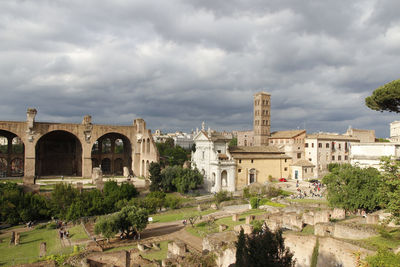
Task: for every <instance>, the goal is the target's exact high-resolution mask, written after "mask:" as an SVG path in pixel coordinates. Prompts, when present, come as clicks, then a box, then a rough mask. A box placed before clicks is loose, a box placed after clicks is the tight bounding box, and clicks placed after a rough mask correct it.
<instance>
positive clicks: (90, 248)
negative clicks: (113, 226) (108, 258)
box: [86, 241, 103, 252]
mask: <svg viewBox="0 0 400 267" xmlns="http://www.w3.org/2000/svg"><path fill="white" fill-rule="evenodd" d="M86 250H87V251H94V252H103V248H102V247H101V246H100V245H99V244H98V243H97V242H96V241H91V242H89V243H88V244H87V245H86Z"/></svg>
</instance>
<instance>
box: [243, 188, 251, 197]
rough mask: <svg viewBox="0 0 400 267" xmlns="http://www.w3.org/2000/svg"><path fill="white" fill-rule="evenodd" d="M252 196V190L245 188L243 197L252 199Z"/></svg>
mask: <svg viewBox="0 0 400 267" xmlns="http://www.w3.org/2000/svg"><path fill="white" fill-rule="evenodd" d="M251 196H252V195H251V194H250V188H248V187H245V188H244V189H243V197H244V198H250V197H251Z"/></svg>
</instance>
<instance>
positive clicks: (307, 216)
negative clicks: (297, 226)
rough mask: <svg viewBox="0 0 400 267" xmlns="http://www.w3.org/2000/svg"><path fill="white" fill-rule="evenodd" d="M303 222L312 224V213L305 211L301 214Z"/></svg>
mask: <svg viewBox="0 0 400 267" xmlns="http://www.w3.org/2000/svg"><path fill="white" fill-rule="evenodd" d="M303 223H305V224H308V225H314V213H313V212H307V213H304V214H303Z"/></svg>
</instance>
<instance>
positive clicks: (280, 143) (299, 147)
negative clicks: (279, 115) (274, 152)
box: [269, 130, 306, 162]
mask: <svg viewBox="0 0 400 267" xmlns="http://www.w3.org/2000/svg"><path fill="white" fill-rule="evenodd" d="M305 138H306V130H290V131H278V132H273V133H272V134H271V137H270V138H269V145H270V146H275V147H277V148H279V149H280V150H282V151H284V152H285V153H286V155H288V156H289V157H291V158H292V161H293V162H296V161H298V160H301V159H304V143H305Z"/></svg>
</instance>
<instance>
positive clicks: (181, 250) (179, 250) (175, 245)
mask: <svg viewBox="0 0 400 267" xmlns="http://www.w3.org/2000/svg"><path fill="white" fill-rule="evenodd" d="M168 254H172V255H175V256H184V255H185V254H186V244H185V243H183V242H182V241H179V240H175V241H174V242H172V243H168Z"/></svg>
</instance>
